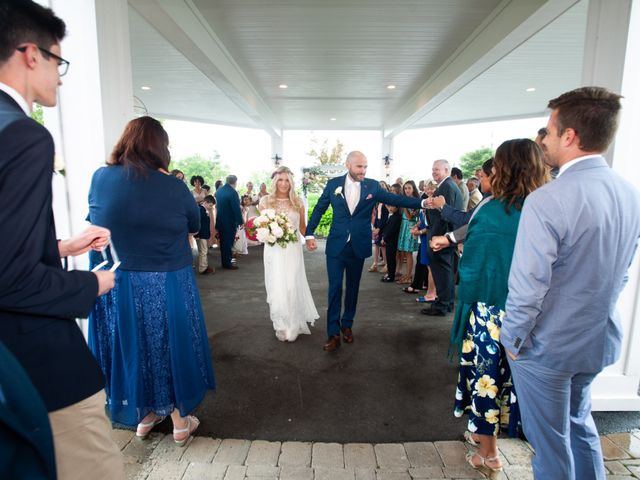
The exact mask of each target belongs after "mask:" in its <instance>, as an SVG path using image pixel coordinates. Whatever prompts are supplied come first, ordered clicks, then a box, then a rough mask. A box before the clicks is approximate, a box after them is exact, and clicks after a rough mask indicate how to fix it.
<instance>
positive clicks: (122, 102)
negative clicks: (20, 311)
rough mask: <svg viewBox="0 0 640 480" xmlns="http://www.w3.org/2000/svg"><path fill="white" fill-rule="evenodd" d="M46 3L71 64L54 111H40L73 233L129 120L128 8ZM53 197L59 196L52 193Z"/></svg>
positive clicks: (114, 0)
mask: <svg viewBox="0 0 640 480" xmlns="http://www.w3.org/2000/svg"><path fill="white" fill-rule="evenodd" d="M49 4H50V7H51V8H52V9H53V11H54V12H55V13H56V15H57V16H59V17H60V18H62V19H63V20H64V21H65V23H66V24H67V32H68V34H67V37H66V38H65V39H64V40H63V42H62V45H61V47H62V56H63V57H64V58H65V59H67V60H69V61H70V62H71V65H70V66H69V72H68V73H67V75H66V76H64V77H62V82H63V85H62V87H61V88H60V92H59V95H58V106H57V107H56V108H53V109H45V124H46V126H47V128H49V129H50V130H51V131H52V134H53V136H54V139H55V140H56V155H57V156H58V157H59V158H60V160H61V161H62V162H64V165H65V172H66V177H65V182H66V187H67V192H66V195H67V198H68V221H69V228H68V233H70V234H74V233H77V232H79V231H81V230H82V229H84V228H85V227H86V223H85V220H84V219H85V217H86V215H87V212H88V205H87V194H88V191H89V184H90V181H91V176H92V174H93V172H94V171H95V170H96V168H98V167H99V166H101V165H104V163H105V161H106V159H107V157H108V155H109V153H110V152H111V150H112V148H113V145H114V144H115V141H116V140H117V138H118V137H119V136H120V134H121V132H122V130H123V128H124V125H125V123H126V122H127V121H128V120H129V119H131V118H132V117H133V91H132V85H131V78H132V77H131V54H130V45H129V23H128V6H127V1H126V0H91V1H89V0H51V1H50V2H49ZM56 194H57V195H61V194H63V192H61V191H60V190H59V189H57V191H56ZM58 215H60V216H62V215H63V214H58ZM87 265H88V261H87V258H86V256H83V257H80V258H78V259H76V261H75V263H74V266H75V267H76V268H86V267H87Z"/></svg>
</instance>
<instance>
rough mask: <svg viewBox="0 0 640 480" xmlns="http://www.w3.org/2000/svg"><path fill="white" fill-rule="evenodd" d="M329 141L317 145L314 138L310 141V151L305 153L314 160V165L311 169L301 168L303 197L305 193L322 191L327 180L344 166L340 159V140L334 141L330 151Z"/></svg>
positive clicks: (325, 140)
mask: <svg viewBox="0 0 640 480" xmlns="http://www.w3.org/2000/svg"><path fill="white" fill-rule="evenodd" d="M328 143H329V140H327V139H326V138H325V139H324V141H323V142H322V144H321V145H319V142H318V140H317V139H316V138H312V139H311V150H310V151H309V152H308V153H307V156H309V157H311V158H312V159H313V160H314V164H313V166H311V167H308V168H303V169H302V172H303V175H304V176H303V179H302V190H303V192H304V195H305V196H306V195H307V192H311V193H319V192H321V191H322V190H323V189H324V186H325V185H326V184H327V181H328V180H329V178H331V177H332V176H333V175H334V174H335V173H336V171H338V170H342V166H343V165H344V159H343V158H342V155H343V152H344V145H343V144H342V142H341V141H340V139H336V144H335V145H334V147H333V148H331V150H329V145H328Z"/></svg>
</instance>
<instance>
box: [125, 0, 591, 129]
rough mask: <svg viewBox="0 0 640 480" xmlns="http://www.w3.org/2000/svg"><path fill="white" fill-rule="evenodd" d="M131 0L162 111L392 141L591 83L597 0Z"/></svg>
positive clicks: (520, 113)
mask: <svg viewBox="0 0 640 480" xmlns="http://www.w3.org/2000/svg"><path fill="white" fill-rule="evenodd" d="M129 5H130V8H129V20H130V36H131V50H132V64H133V65H132V67H133V87H134V95H135V96H136V97H138V100H139V102H138V103H139V105H140V106H141V107H142V106H144V107H143V108H146V111H148V113H149V114H152V115H155V116H159V117H163V118H173V119H184V120H192V121H201V122H208V123H220V124H225V125H237V126H243V127H254V128H262V129H265V130H266V131H267V132H268V133H270V134H271V135H274V136H279V135H281V132H282V130H283V129H315V130H321V129H331V130H353V129H377V130H382V131H384V134H385V135H386V136H393V135H396V134H397V133H399V132H401V131H402V130H403V129H406V128H417V127H428V126H435V125H446V124H455V123H462V122H477V121H485V120H497V119H511V118H519V117H528V116H540V115H544V113H545V106H546V102H547V100H548V99H550V98H553V97H554V96H556V95H558V94H560V93H562V92H563V91H566V90H569V89H571V88H575V87H576V86H578V85H580V82H581V78H582V65H583V53H584V43H585V32H586V24H587V9H588V0H581V1H577V0H546V1H545V0H502V1H501V0H473V1H470V0H395V1H388V0H129ZM281 85H287V88H281V87H280V86H281ZM391 85H393V86H394V87H395V88H393V89H391V88H390V86H391ZM143 87H148V88H149V89H144V90H143ZM528 89H529V90H531V89H535V90H532V91H527V90H528Z"/></svg>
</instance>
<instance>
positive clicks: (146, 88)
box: [140, 85, 151, 90]
mask: <svg viewBox="0 0 640 480" xmlns="http://www.w3.org/2000/svg"><path fill="white" fill-rule="evenodd" d="M140 88H141V89H142V90H151V87H150V86H149V85H143V86H142V87H140Z"/></svg>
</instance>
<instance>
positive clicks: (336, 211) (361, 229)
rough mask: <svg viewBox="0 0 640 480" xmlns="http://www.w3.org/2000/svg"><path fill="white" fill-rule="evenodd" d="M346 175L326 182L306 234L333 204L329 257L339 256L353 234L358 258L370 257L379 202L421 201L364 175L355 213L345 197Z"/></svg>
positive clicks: (401, 204) (411, 205)
mask: <svg viewBox="0 0 640 480" xmlns="http://www.w3.org/2000/svg"><path fill="white" fill-rule="evenodd" d="M346 178H347V175H342V176H340V177H335V178H332V179H331V180H329V181H328V182H327V186H326V187H325V188H324V191H323V192H322V195H321V196H320V198H319V199H318V203H317V204H316V206H315V208H314V209H313V213H312V214H311V218H310V219H309V224H308V225H307V232H306V235H313V232H314V231H315V229H316V228H317V226H318V223H319V222H320V219H321V218H322V215H323V214H324V212H325V211H326V210H327V208H329V205H331V207H332V208H333V220H332V222H331V229H330V230H329V237H328V238H327V247H326V250H325V253H326V254H327V255H328V256H330V257H337V256H339V255H340V253H341V252H342V250H343V249H344V247H345V245H346V244H347V241H348V240H349V237H351V245H352V247H353V252H354V253H355V255H356V257H359V258H367V257H370V256H371V211H372V209H373V207H374V206H375V205H376V203H378V202H382V203H384V204H387V205H396V206H398V207H405V208H412V209H418V208H420V206H421V201H422V200H421V199H419V198H413V197H403V196H400V195H394V194H392V193H389V192H387V191H386V190H384V189H383V188H381V187H380V184H379V183H378V181H377V180H372V179H370V178H365V179H364V180H362V182H360V201H359V202H358V205H357V206H356V208H355V210H354V211H353V215H352V214H351V212H350V211H349V205H348V204H347V200H346V197H345V181H346ZM338 189H340V190H338Z"/></svg>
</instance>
